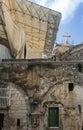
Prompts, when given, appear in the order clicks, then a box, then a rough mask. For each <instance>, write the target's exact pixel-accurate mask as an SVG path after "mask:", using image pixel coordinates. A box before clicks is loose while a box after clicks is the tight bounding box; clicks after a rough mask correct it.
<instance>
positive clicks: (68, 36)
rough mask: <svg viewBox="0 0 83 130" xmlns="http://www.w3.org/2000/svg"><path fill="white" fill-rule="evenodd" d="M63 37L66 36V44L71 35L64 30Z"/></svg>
mask: <svg viewBox="0 0 83 130" xmlns="http://www.w3.org/2000/svg"><path fill="white" fill-rule="evenodd" d="M63 37H65V38H66V44H68V43H69V42H68V38H70V37H71V36H70V35H68V33H67V32H66V34H65V35H63Z"/></svg>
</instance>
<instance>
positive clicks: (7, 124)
mask: <svg viewBox="0 0 83 130" xmlns="http://www.w3.org/2000/svg"><path fill="white" fill-rule="evenodd" d="M8 87H9V88H10V106H9V108H8V109H5V110H0V113H4V126H3V127H4V130H27V111H28V109H27V105H26V99H27V97H26V95H25V93H24V92H23V90H22V89H20V88H19V87H18V86H16V85H14V84H12V83H9V84H8Z"/></svg>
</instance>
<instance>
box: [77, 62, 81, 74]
mask: <svg viewBox="0 0 83 130" xmlns="http://www.w3.org/2000/svg"><path fill="white" fill-rule="evenodd" d="M77 67H78V71H79V72H82V64H78V65H77Z"/></svg>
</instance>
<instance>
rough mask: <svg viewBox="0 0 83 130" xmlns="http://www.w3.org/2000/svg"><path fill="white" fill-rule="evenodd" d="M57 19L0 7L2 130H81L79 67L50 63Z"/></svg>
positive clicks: (32, 9)
mask: <svg viewBox="0 0 83 130" xmlns="http://www.w3.org/2000/svg"><path fill="white" fill-rule="evenodd" d="M38 11H39V12H40V14H41V15H39V13H38ZM44 13H45V14H44ZM40 16H41V17H40ZM6 18H8V19H6ZM23 18H24V19H23ZM60 18H61V14H60V13H59V12H56V11H53V10H49V9H47V8H44V7H42V6H39V5H36V4H34V3H31V2H28V1H25V0H2V1H1V2H0V59H1V61H0V130H82V129H83V127H82V125H83V101H82V99H83V96H82V93H83V62H82V60H78V59H77V60H76V61H71V60H69V61H68V60H66V61H64V60H63V61H61V60H62V59H59V61H54V60H53V59H52V58H49V57H50V56H51V53H52V49H53V44H54V41H55V39H56V34H57V30H58V25H59V22H60ZM9 21H10V22H9ZM40 25H41V26H40ZM10 27H11V28H10ZM43 29H44V30H43ZM77 49H78V48H77ZM40 50H42V51H40ZM62 50H63V49H62ZM62 52H63V51H62ZM57 53H58V52H57ZM42 54H43V57H42ZM62 54H63V53H61V55H62Z"/></svg>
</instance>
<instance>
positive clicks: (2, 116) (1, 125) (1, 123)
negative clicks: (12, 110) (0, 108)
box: [0, 113, 4, 130]
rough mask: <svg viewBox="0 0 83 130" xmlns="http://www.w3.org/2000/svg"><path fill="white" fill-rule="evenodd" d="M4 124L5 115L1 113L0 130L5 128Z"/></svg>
mask: <svg viewBox="0 0 83 130" xmlns="http://www.w3.org/2000/svg"><path fill="white" fill-rule="evenodd" d="M3 123H4V114H3V113H0V130H2V128H3V125H4V124H3Z"/></svg>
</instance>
